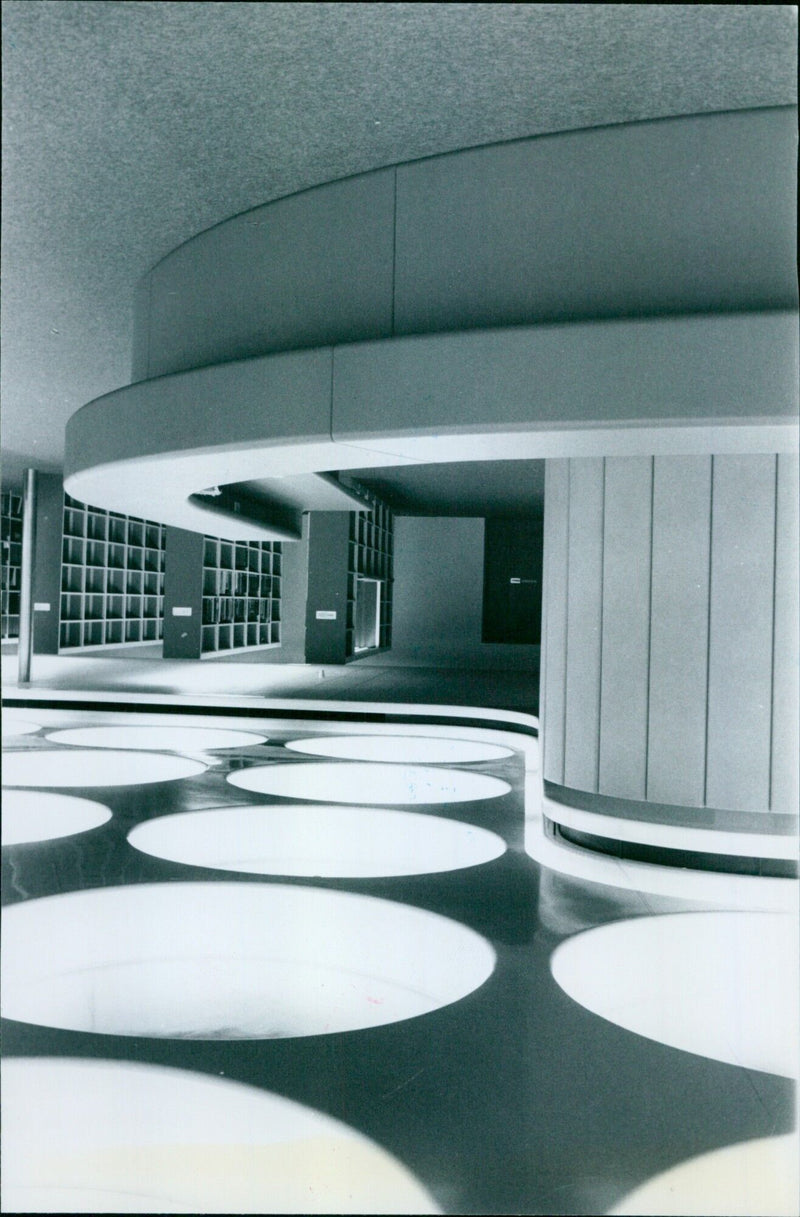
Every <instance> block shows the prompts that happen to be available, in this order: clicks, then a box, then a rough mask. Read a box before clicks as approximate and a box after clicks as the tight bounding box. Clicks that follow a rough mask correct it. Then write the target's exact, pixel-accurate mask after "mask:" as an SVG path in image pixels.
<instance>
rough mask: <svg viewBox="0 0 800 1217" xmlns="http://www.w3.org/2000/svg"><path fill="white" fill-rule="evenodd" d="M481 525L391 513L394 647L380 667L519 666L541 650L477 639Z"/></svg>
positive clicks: (533, 663) (530, 663) (532, 665)
mask: <svg viewBox="0 0 800 1217" xmlns="http://www.w3.org/2000/svg"><path fill="white" fill-rule="evenodd" d="M483 545H484V521H483V520H482V519H474V518H468V519H461V518H453V517H449V516H434V517H430V516H395V521H394V607H393V624H392V649H391V650H390V651H388V652H387V653H386V654H383V655H381V656H380V657H379V659H378V660H376V662H379V663H381V664H398V665H410V664H414V663H419V664H431V665H433V666H435V667H454V668H458V667H473V666H477V667H485V668H490V667H496V668H504V667H505V668H524V669H527V670H529V671H530V672H531V680H532V681H535V679H536V672H537V670H538V661H539V648H538V647H535V646H521V645H503V644H500V643H483V642H481V624H482V606H483Z"/></svg>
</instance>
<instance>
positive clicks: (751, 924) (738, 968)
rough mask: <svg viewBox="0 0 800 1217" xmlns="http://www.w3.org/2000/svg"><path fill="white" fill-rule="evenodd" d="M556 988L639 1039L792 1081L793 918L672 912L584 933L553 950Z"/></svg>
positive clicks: (794, 1001)
mask: <svg viewBox="0 0 800 1217" xmlns="http://www.w3.org/2000/svg"><path fill="white" fill-rule="evenodd" d="M550 967H551V971H552V973H553V976H554V977H555V979H556V981H557V983H558V984H559V985H560V986H561V988H562V989H563V990H564V991H565V993H568V994H569V996H570V997H572V998H574V1000H575V1001H577V1002H579V1004H580V1005H582V1006H584V1007H585V1008H586V1009H587V1010H591V1011H592V1012H593V1013H594V1014H599V1015H600V1016H601V1017H602V1018H606V1019H608V1020H609V1021H610V1022H612V1023H616V1024H617V1025H618V1026H620V1027H624V1028H625V1029H626V1030H628V1031H633V1032H635V1033H636V1034H638V1035H642V1036H645V1037H646V1038H647V1039H651V1040H656V1041H658V1042H659V1043H661V1044H668V1045H670V1047H673V1048H681V1049H683V1050H684V1051H686V1052H694V1053H697V1054H698V1055H699V1056H705V1057H708V1058H710V1059H712V1060H717V1061H725V1062H727V1063H728V1064H731V1065H739V1066H742V1067H744V1068H747V1069H760V1070H763V1071H764V1072H767V1073H776V1074H782V1075H784V1076H788V1077H791V1076H793V1075H794V1074H795V1073H796V1068H797V1044H798V1010H797V1005H798V978H797V972H798V953H797V925H796V923H795V918H794V917H792V916H790V915H786V914H781V913H744V912H743V913H729V912H708V913H679V914H669V915H664V916H657V917H640V918H637V919H635V920H631V921H618V922H615V923H614V924H612V925H604V926H599V927H598V928H596V929H592V930H587V931H586V932H585V933H582V934H578V935H576V937H574V938H571V939H569V940H568V941H567V942H564V943H562V944H561V945H560V946H559V947H557V948H556V950H555V951H554V952H553V956H552V958H551V961H550Z"/></svg>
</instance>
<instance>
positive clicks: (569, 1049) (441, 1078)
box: [3, 707, 794, 1214]
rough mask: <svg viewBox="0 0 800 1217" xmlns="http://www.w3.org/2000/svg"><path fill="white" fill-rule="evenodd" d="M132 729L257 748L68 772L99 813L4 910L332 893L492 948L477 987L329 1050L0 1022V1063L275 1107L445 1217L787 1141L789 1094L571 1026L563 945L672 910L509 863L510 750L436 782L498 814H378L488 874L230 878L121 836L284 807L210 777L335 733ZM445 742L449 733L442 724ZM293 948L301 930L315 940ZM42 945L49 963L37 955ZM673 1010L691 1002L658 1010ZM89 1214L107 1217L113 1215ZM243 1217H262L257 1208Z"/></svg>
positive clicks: (188, 1031) (513, 825)
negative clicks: (134, 1069)
mask: <svg viewBox="0 0 800 1217" xmlns="http://www.w3.org/2000/svg"><path fill="white" fill-rule="evenodd" d="M13 713H14V714H16V713H17V711H16V710H14V711H13ZM24 713H25V716H26V717H27V718H29V719H31V720H32V721H33V720H35V719H36V717H37V715H36V711H35V710H33V709H26V710H25V712H24ZM39 719H40V720H41V729H39V730H33V731H31V732H30V733H29V734H25V735H20V736H16V737H14V738H12V739H9V740H8V741H7V746H8V750H9V751H11V752H15V753H26V754H31V755H35V754H41V753H44V752H48V751H53V750H55V751H61V752H78V751H79V749H75V748H72V749H70V748H69V747H68V746H67V745H65V744H60V743H53V742H48V741H47V740H46V739H45V734H46V732H48V731H51V730H54V729H55V728H58V727H63V728H66V727H74V726H79V725H96V724H109V725H113V724H116V723H120V722H122V723H123V724H126V725H128V726H130V725H135V724H136V723H137V721H139V718H138V717H137V716H136V715H133V714H130V715H125V716H115V715H113V714H110V713H108V712H105V711H102V710H101V709H99V708H98V710H97V711H84V712H78V711H71V710H64V709H62V710H59V709H57V708H51V709H45V708H44V707H41V709H40V710H39ZM142 721H146V722H155V723H156V724H163V725H164V726H169V725H170V724H171V723H172V724H174V723H178V724H179V725H181V726H203V725H207V726H211V725H213V726H223V727H224V726H233V727H235V728H237V729H241V728H244V729H246V730H252V731H262V732H263V734H264V735H266V736H267V737H268V742H266V743H263V744H258V745H256V746H252V747H247V748H245V749H239V748H228V749H222V750H220V751H216V752H214V753H213V757H214V759H215V761H216V763H214V764H212V765H210V766H209V767H208V768H207V769H206V770H205V771H204V772H202V773H199V774H197V775H195V776H189V777H185V778H183V779H181V780H175V781H161V782H153V783H150V784H141V785H135V784H130V783H129V784H126V785H106V786H104V785H102V784H101V785H97V784H95V783H94V780H92V781H91V782H89V779H88V777H87V785H85V786H71V787H70V788H69V790H67V791H64V793H68V794H70V795H75V796H78V797H82V798H87V799H92V800H95V801H99V802H100V803H102V804H105V805H107V807H108V808H109V809H110V811H111V812H112V816H111V818H110V819H109V820H108V821H107V823H105V824H103V825H102V826H100V827H98V828H95V829H92V830H91V831H88V832H85V833H81V834H78V835H72V836H68V837H63V838H60V839H54V840H48V841H41V842H36V843H28V844H16V845H10V846H6V847H5V848H4V849H3V889H4V901H5V904H6V906H7V907H11V906H19V905H22V904H24V903H25V902H28V901H34V900H36V899H37V898H39V897H44V896H49V895H54V894H57V893H64V892H75V891H91V890H95V889H103V888H110V887H116V886H118V885H134V886H135V885H149V884H168V885H173V887H174V885H176V884H181V883H186V882H187V881H192V882H197V881H203V882H209V883H219V882H221V881H228V882H231V881H232V882H234V883H236V884H256V885H275V884H281V885H288V886H290V887H293V888H298V887H299V888H303V887H312V888H315V889H324V890H326V891H345V892H351V893H357V894H361V895H366V896H370V897H378V898H380V899H382V900H388V901H392V902H396V903H397V904H399V905H401V906H407V907H412V908H415V909H424V910H429V911H431V912H434V913H436V914H440V915H443V916H444V917H446V918H449V919H451V920H453V921H455V922H457V923H459V924H461V925H463V926H467V927H470V928H471V929H473V930H475V931H476V932H477V933H478V934H479V935H481V936H482V937H483V938H484V939H485V940H486V941H488V943H489V944H490V945H491V947H492V948H493V950H494V952H495V955H496V963H495V967H494V970H493V972H492V974H491V975H490V976H489V978H488V979H487V980H486V981H485V982H484V983H483V984H481V985H479V987H478V988H476V989H474V990H473V991H472V992H469V993H467V994H466V996H463V997H461V998H460V999H459V1000H456V1001H453V1002H451V1003H450V1004H446V1005H443V1006H441V1007H440V1008H438V1009H433V1010H431V1011H429V1012H428V1013H424V1014H422V1015H420V1016H418V1017H410V1018H406V1019H404V1020H403V1021H400V1022H389V1023H386V1024H385V1025H377V1026H370V1027H367V1028H362V1029H356V1030H348V1031H338V1032H337V1031H335V1030H334V1031H332V1032H331V1033H327V1034H312V1035H303V1036H296V1037H295V1036H292V1035H285V1036H283V1037H281V1038H264V1037H260V1038H240V1039H230V1038H225V1035H224V1032H219V1033H218V1034H215V1037H214V1038H202V1039H197V1038H193V1028H192V1026H191V1025H190V1024H189V1023H187V1025H186V1027H185V1031H184V1032H183V1033H181V1034H180V1035H178V1034H174V1035H172V1036H171V1037H169V1038H158V1037H153V1036H150V1035H138V1034H126V1035H117V1034H105V1033H99V1032H96V1031H78V1030H67V1029H63V1028H58V1027H55V1026H45V1025H37V1024H36V1023H35V1021H26V1020H19V1019H12V1018H9V1019H6V1020H5V1021H4V1024H3V1045H4V1053H5V1055H6V1057H17V1058H18V1057H25V1056H35V1057H70V1058H79V1059H90V1058H91V1059H97V1058H100V1059H103V1060H109V1061H124V1062H140V1063H147V1064H154V1065H169V1066H171V1067H178V1068H179V1069H181V1070H187V1071H192V1072H195V1073H199V1074H203V1075H208V1076H209V1077H211V1076H213V1077H224V1078H226V1079H229V1080H232V1081H239V1082H243V1083H247V1084H248V1085H249V1086H254V1087H257V1088H263V1089H265V1090H268V1091H271V1092H274V1093H277V1094H279V1095H283V1096H286V1097H288V1098H290V1099H293V1100H296V1101H298V1102H301V1103H303V1104H305V1105H307V1106H309V1107H311V1108H313V1109H316V1110H318V1111H320V1112H324V1113H328V1114H329V1115H331V1116H333V1117H335V1118H336V1119H338V1120H340V1121H343V1122H344V1123H345V1124H347V1125H349V1126H350V1127H352V1128H354V1129H356V1130H358V1131H360V1132H361V1133H363V1134H365V1135H366V1136H368V1137H369V1138H370V1139H371V1140H372V1141H374V1142H375V1143H377V1144H378V1145H380V1146H382V1147H384V1148H385V1149H386V1150H388V1151H389V1152H390V1153H391V1154H392V1155H394V1156H395V1157H396V1159H398V1160H399V1161H400V1162H401V1163H402V1164H404V1166H405V1167H406V1168H408V1170H410V1171H411V1172H412V1174H413V1175H414V1176H415V1177H416V1179H417V1180H418V1181H419V1183H420V1184H421V1185H422V1186H423V1188H425V1189H426V1190H427V1192H428V1193H429V1194H430V1195H431V1197H432V1198H433V1200H434V1202H435V1204H436V1205H437V1206H438V1207H439V1209H440V1210H441V1211H442V1212H446V1213H519V1214H528V1213H530V1214H534V1213H538V1214H590V1213H592V1214H594V1213H598V1214H599V1213H604V1212H606V1211H608V1209H609V1208H611V1207H612V1206H613V1205H614V1204H616V1203H617V1202H618V1201H620V1200H621V1198H622V1197H624V1196H625V1195H626V1194H627V1193H628V1192H630V1191H631V1190H632V1189H633V1188H635V1187H636V1186H638V1185H639V1184H641V1183H643V1182H645V1181H646V1180H648V1179H650V1178H651V1177H653V1176H654V1175H657V1174H659V1173H660V1172H662V1171H664V1170H666V1169H668V1168H670V1167H672V1166H674V1165H676V1164H678V1163H682V1162H684V1161H686V1160H687V1159H692V1158H695V1157H697V1156H698V1155H701V1154H704V1153H706V1152H708V1151H711V1150H714V1149H717V1148H719V1147H722V1146H728V1145H734V1144H738V1143H740V1142H746V1141H751V1140H753V1139H755V1138H762V1137H774V1136H776V1135H778V1134H781V1133H785V1132H788V1131H790V1130H791V1129H792V1127H793V1114H794V1088H793V1084H792V1083H791V1082H790V1081H789V1080H788V1079H786V1078H784V1077H779V1076H777V1075H775V1074H772V1073H769V1072H764V1071H763V1070H759V1069H752V1068H742V1067H739V1066H735V1065H731V1064H726V1063H723V1062H722V1061H720V1060H714V1059H709V1058H707V1057H705V1056H702V1055H699V1054H697V1053H696V1052H692V1051H686V1050H682V1049H680V1048H675V1047H670V1046H668V1045H667V1044H664V1043H659V1042H655V1041H654V1040H653V1039H648V1038H645V1037H644V1036H642V1035H638V1034H635V1033H632V1032H631V1031H628V1030H625V1029H623V1027H621V1026H618V1025H615V1023H613V1022H611V1021H608V1020H607V1019H606V1018H602V1017H599V1016H598V1015H597V1014H594V1013H592V1012H590V1010H588V1009H586V1008H584V1007H583V1006H582V1005H580V1004H579V1003H578V1002H576V1001H574V1000H573V999H572V998H570V997H568V996H567V994H566V993H565V992H564V991H563V990H562V989H561V988H560V987H559V985H558V984H556V982H555V980H554V979H553V975H552V973H551V970H550V959H551V956H552V953H553V951H554V949H555V948H556V947H557V946H558V945H559V943H561V942H563V941H565V940H566V939H568V938H569V937H570V936H572V935H575V934H576V933H578V932H580V931H583V930H585V929H588V928H591V927H596V926H599V925H605V924H611V923H614V922H618V921H620V920H622V919H626V918H631V917H642V916H645V915H647V914H652V913H653V912H654V911H655V912H667V913H670V912H672V913H679V912H682V911H683V910H684V908H685V907H687V906H685V905H683V904H682V903H681V902H680V901H678V900H674V899H666V898H663V899H661V900H655V899H654V898H653V897H652V896H651V897H649V898H648V900H647V901H643V900H640V899H639V898H638V896H637V894H636V893H635V892H630V891H627V892H622V891H618V890H617V889H614V888H611V887H609V886H605V885H600V884H593V883H586V882H581V881H578V880H573V879H569V878H567V877H564V876H559V875H556V874H555V873H554V872H552V871H549V870H547V869H546V868H542V867H540V866H539V865H538V864H537V863H535V862H534V861H533V860H532V859H531V858H530V857H528V855H527V854H526V853H525V851H524V843H523V829H524V809H523V782H524V769H523V763H522V757H521V755H520V754H519V753H516V752H515V753H512V755H510V756H507V757H502V758H500V759H496V760H489V761H480V762H472V763H471V762H468V763H461V764H458V765H455V766H452V767H451V768H453V769H457V770H459V771H465V772H468V773H475V774H481V775H484V776H488V777H492V778H496V779H499V780H500V781H502V782H505V783H507V785H508V787H509V789H508V790H507V792H505V793H501V794H499V795H497V796H496V797H490V798H472V799H471V800H469V801H452V802H441V803H435V804H434V803H422V804H421V805H418V804H417V803H416V802H415V801H414V800H411V799H409V801H408V803H407V804H400V805H397V804H395V805H394V809H395V810H398V811H404V810H405V811H409V812H422V813H424V815H425V816H426V817H435V816H441V817H447V818H449V819H456V820H459V821H461V822H462V823H464V824H467V825H473V826H476V827H477V826H479V827H481V828H483V829H488V830H490V831H491V832H493V833H496V834H498V835H499V836H501V837H502V838H503V840H504V841H505V843H506V846H507V849H506V851H505V852H504V853H503V854H502V856H500V857H497V858H495V859H494V860H492V861H488V862H485V863H483V864H480V865H472V866H467V867H465V868H462V869H458V870H452V871H449V872H442V873H437V874H414V875H406V876H395V877H372V878H360V879H353V878H349V879H339V878H335V877H330V878H324V879H323V878H314V877H296V876H295V877H288V878H287V877H281V875H280V874H278V875H271V874H240V873H239V874H237V873H236V872H234V871H232V870H227V869H222V870H219V869H212V868H210V867H200V866H196V865H187V864H183V863H178V862H174V861H165V860H163V859H160V858H157V857H153V856H150V855H148V854H144V853H141V852H139V851H138V850H136V849H134V848H133V846H132V845H131V844H130V843H129V841H128V839H127V835H128V833H129V832H130V831H131V830H132V829H133V828H134V827H135V826H136V825H138V824H142V823H145V822H148V821H152V820H154V819H156V818H158V817H162V816H165V815H167V814H170V813H175V812H190V811H195V810H200V809H208V808H221V807H232V806H236V805H241V804H243V803H248V804H252V805H253V806H297V805H298V798H302V795H300V796H297V797H294V798H289V797H279V796H273V795H265V794H261V795H260V794H245V792H244V791H242V790H241V789H238V788H236V787H235V786H233V785H231V784H230V783H229V782H228V781H227V780H226V779H227V776H228V775H229V774H231V773H233V774H235V773H236V772H241V771H244V770H248V769H251V768H253V767H256V766H264V765H266V766H269V767H273V766H276V765H284V766H297V765H301V764H308V763H309V761H311V760H312V758H310V757H308V756H303V755H302V754H299V753H292V752H289V751H288V750H287V749H286V748H285V747H284V744H285V742H286V741H287V740H290V739H292V740H298V739H302V738H303V737H304V736H313V735H318V734H320V732H322V733H323V734H324V733H326V732H327V733H331V732H332V731H333V730H334V728H333V727H332V726H331V724H330V723H328V724H327V725H323V726H322V727H320V725H319V724H318V723H315V722H313V721H311V720H308V721H303V720H297V721H294V722H291V721H286V720H285V719H284V720H280V719H278V718H276V717H275V716H274V715H273V716H270V715H268V714H265V715H264V716H263V717H258V716H255V715H254V714H252V713H251V714H250V715H249V717H248V718H247V720H246V723H243V721H242V720H241V719H236V720H235V721H233V720H231V719H226V718H225V716H224V715H222V714H221V713H220V712H219V711H218V710H217V711H215V712H214V714H213V716H212V715H211V714H210V713H206V714H202V715H201V714H197V715H196V716H193V715H188V714H187V713H183V714H181V715H180V716H173V715H168V714H164V713H155V712H153V711H152V709H151V713H150V714H149V716H148V717H147V718H146V719H142ZM336 730H338V731H339V732H340V733H345V732H353V733H354V734H359V733H360V731H362V730H363V725H362V726H361V727H360V726H359V721H358V712H357V709H355V708H354V711H353V720H352V722H351V723H350V724H344V723H341V722H340V723H338V724H337V725H336ZM383 730H384V731H390V730H391V727H390V726H387V727H384V728H383ZM447 734H448V735H451V736H458V734H459V733H458V730H457V729H455V728H454V729H449V728H448V732H447ZM4 746H5V745H4ZM201 759H202V754H201ZM205 759H206V760H207V759H208V755H206V757H205ZM313 763H314V764H318V763H322V762H321V761H319V759H317V760H314V761H313ZM335 763H336V764H346V763H347V762H346V761H337V762H335ZM89 773H90V769H89V768H87V775H88V774H89ZM36 780H37V779H36V777H35V776H34V777H33V778H32V779H31V781H32V782H33V783H35V782H36ZM35 788H36V789H51V790H55V789H56V787H55V786H52V787H49V788H48V787H46V786H42V787H38V786H36V787H35ZM331 797H333V796H331ZM308 933H309V934H310V935H313V933H314V927H313V925H310V926H309V927H308ZM40 946H41V949H42V950H43V951H45V952H46V950H47V945H46V944H40ZM674 1000H675V1001H676V1002H677V1003H685V1002H686V1001H690V1000H691V998H690V995H688V994H675V995H674ZM725 1000H726V997H725V995H721V996H720V1001H721V1002H724V1001H725ZM4 1211H19V1210H18V1209H8V1208H6V1209H5V1210H4ZM78 1211H84V1210H78ZM108 1211H122V1210H121V1209H115V1208H114V1207H113V1203H112V1204H111V1205H110V1206H109V1209H108ZM126 1211H127V1210H126ZM138 1211H155V1210H138ZM159 1211H160V1210H159ZM178 1211H181V1210H178ZM209 1211H227V1210H219V1209H211V1210H209ZM258 1211H263V1212H270V1211H274V1210H273V1209H271V1208H270V1207H269V1200H268V1198H266V1197H265V1199H264V1207H263V1208H262V1209H261V1210H258ZM307 1211H316V1210H315V1209H314V1208H313V1207H312V1206H310V1207H309V1208H308V1210H307ZM357 1211H358V1210H357ZM388 1211H392V1210H391V1208H390V1209H389V1210H388ZM725 1211H728V1210H725Z"/></svg>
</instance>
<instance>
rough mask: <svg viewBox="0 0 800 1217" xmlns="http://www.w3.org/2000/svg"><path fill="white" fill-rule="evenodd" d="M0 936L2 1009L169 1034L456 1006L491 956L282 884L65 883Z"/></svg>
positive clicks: (407, 911)
mask: <svg viewBox="0 0 800 1217" xmlns="http://www.w3.org/2000/svg"><path fill="white" fill-rule="evenodd" d="M3 930H4V934H3V953H2V989H0V992H1V993H2V1010H3V1014H4V1015H5V1016H6V1017H8V1018H13V1019H17V1020H19V1021H22V1022H28V1023H34V1024H36V1025H41V1026H47V1027H61V1028H67V1029H69V1030H73V1031H94V1032H99V1033H102V1034H106V1035H143V1036H150V1037H157V1038H170V1039H225V1040H236V1039H274V1038H282V1037H286V1036H304V1035H323V1034H326V1033H329V1032H340V1031H356V1030H360V1029H362V1028H366V1027H377V1026H382V1025H383V1024H385V1023H393V1022H398V1021H401V1020H403V1019H407V1018H414V1017H416V1016H418V1015H421V1014H428V1013H430V1012H431V1011H433V1010H436V1009H438V1008H439V1007H440V1006H446V1005H449V1004H450V1003H451V1002H454V1001H458V1000H459V999H460V998H462V997H464V996H466V994H468V993H471V992H472V991H473V989H476V988H477V987H478V986H479V985H481V984H483V982H484V981H485V980H486V979H487V978H488V977H489V976H490V975H491V973H492V970H493V968H494V959H495V956H494V951H493V950H492V948H491V947H490V945H489V944H488V943H487V942H486V941H485V939H483V938H482V937H481V936H480V935H479V934H476V933H475V932H474V931H473V930H470V929H467V928H466V927H465V926H463V925H461V924H460V923H458V922H455V921H451V920H449V919H448V918H445V917H442V916H439V915H437V914H435V913H429V912H426V911H424V910H422V909H418V908H413V907H410V906H407V905H403V904H395V903H392V902H390V901H387V900H378V899H375V898H374V897H368V896H358V895H354V894H352V893H349V892H334V891H326V890H324V889H321V888H309V887H295V886H286V885H279V884H254V883H241V882H239V883H236V882H234V883H226V882H212V883H163V884H135V885H132V886H126V887H113V888H97V889H91V890H87V891H81V892H69V893H66V894H63V895H58V896H47V897H44V898H42V899H37V900H27V901H24V902H23V903H21V904H16V905H13V906H11V907H10V908H8V909H6V910H5V913H4V926H3ZM43 943H46V944H47V949H46V950H42V944H43Z"/></svg>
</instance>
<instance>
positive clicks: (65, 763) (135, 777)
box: [3, 748, 207, 787]
mask: <svg viewBox="0 0 800 1217" xmlns="http://www.w3.org/2000/svg"><path fill="white" fill-rule="evenodd" d="M206 768H207V766H206V765H204V764H203V763H202V761H196V760H190V759H189V758H188V757H184V756H165V755H164V754H163V753H158V752H112V751H111V750H110V749H108V750H106V749H100V750H98V751H93V750H89V749H87V750H86V751H81V752H77V751H75V752H72V751H67V750H64V751H62V750H61V749H55V748H53V749H41V750H39V749H36V750H30V751H27V752H7V753H5V755H4V757H3V785H4V786H38V787H43V786H44V787H46V786H56V787H60V786H67V787H69V786H143V785H147V784H149V783H151V782H174V781H177V780H178V779H179V778H190V777H196V776H197V774H198V773H204V772H205V770H206Z"/></svg>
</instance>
